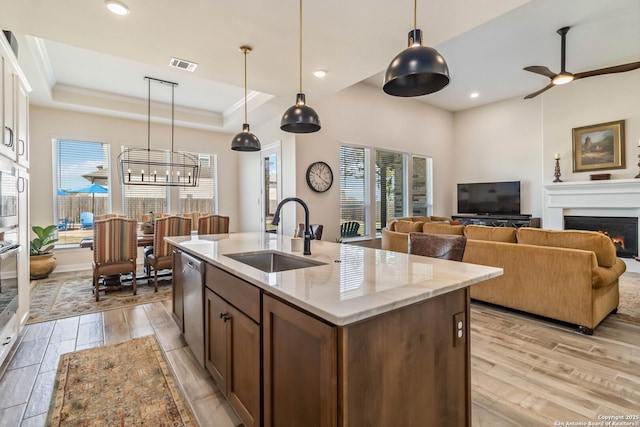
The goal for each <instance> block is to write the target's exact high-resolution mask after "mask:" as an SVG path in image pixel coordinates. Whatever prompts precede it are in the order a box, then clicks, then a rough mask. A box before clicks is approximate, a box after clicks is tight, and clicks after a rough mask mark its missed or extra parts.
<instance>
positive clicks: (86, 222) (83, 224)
mask: <svg viewBox="0 0 640 427" xmlns="http://www.w3.org/2000/svg"><path fill="white" fill-rule="evenodd" d="M80 228H81V229H83V230H90V229H92V228H93V212H81V213H80Z"/></svg>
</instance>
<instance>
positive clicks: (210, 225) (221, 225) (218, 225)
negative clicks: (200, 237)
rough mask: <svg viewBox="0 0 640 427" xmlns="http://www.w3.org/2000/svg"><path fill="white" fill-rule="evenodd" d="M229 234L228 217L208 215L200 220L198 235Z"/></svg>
mask: <svg viewBox="0 0 640 427" xmlns="http://www.w3.org/2000/svg"><path fill="white" fill-rule="evenodd" d="M228 232H229V217H228V216H223V215H206V216H202V217H200V218H199V219H198V234H224V233H228Z"/></svg>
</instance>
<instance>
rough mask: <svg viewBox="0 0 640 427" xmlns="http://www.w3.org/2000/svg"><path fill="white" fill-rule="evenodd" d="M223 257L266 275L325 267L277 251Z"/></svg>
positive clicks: (317, 262) (321, 263)
mask: <svg viewBox="0 0 640 427" xmlns="http://www.w3.org/2000/svg"><path fill="white" fill-rule="evenodd" d="M225 256H227V257H229V258H231V259H234V260H236V261H238V262H241V263H243V264H247V265H250V266H251V267H254V268H257V269H258V270H262V271H264V272H266V273H276V272H278V271H286V270H295V269H298V268H307V267H316V266H318V265H326V264H325V263H324V262H320V261H315V260H312V259H304V258H300V257H297V256H293V255H289V254H285V253H283V252H277V251H258V252H243V253H238V254H227V255H225Z"/></svg>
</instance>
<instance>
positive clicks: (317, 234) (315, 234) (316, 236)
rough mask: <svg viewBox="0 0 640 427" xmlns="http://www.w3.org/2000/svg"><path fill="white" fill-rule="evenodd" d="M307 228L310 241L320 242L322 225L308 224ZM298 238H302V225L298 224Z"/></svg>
mask: <svg viewBox="0 0 640 427" xmlns="http://www.w3.org/2000/svg"><path fill="white" fill-rule="evenodd" d="M309 228H310V229H311V239H312V240H320V239H322V230H323V228H324V227H323V225H322V224H309ZM298 237H304V224H298Z"/></svg>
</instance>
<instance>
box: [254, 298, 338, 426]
mask: <svg viewBox="0 0 640 427" xmlns="http://www.w3.org/2000/svg"><path fill="white" fill-rule="evenodd" d="M263 313H264V315H263V346H264V351H263V371H264V426H265V427H271V426H274V427H275V426H277V427H299V426H305V427H313V426H322V427H326V426H335V425H336V424H337V418H336V413H337V396H338V389H337V353H336V351H337V350H336V349H337V343H336V342H337V338H336V336H337V333H336V328H335V327H331V326H329V325H327V324H325V323H323V322H321V321H319V320H317V319H315V318H313V317H311V316H309V315H307V314H305V313H303V312H301V311H299V310H296V309H295V308H292V307H290V306H288V305H287V304H284V303H282V302H280V301H278V300H276V299H274V298H271V297H268V296H266V295H265V296H263Z"/></svg>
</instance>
